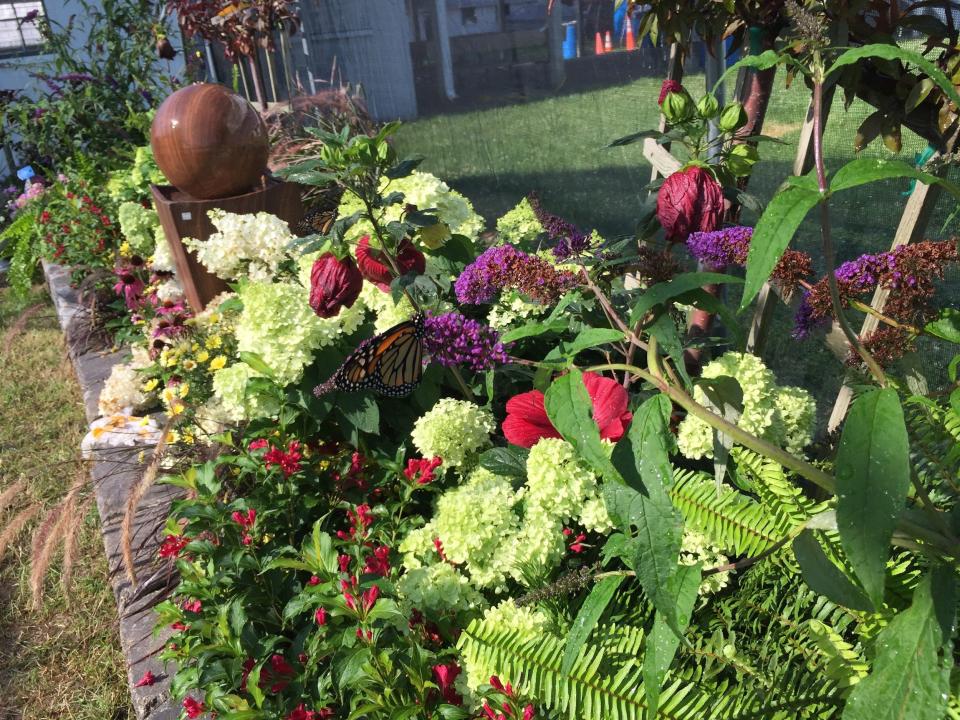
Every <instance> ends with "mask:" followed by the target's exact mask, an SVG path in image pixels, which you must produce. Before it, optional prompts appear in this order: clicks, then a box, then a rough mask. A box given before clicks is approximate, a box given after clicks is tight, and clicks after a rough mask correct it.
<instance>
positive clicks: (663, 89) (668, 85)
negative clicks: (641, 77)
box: [657, 79, 684, 105]
mask: <svg viewBox="0 0 960 720" xmlns="http://www.w3.org/2000/svg"><path fill="white" fill-rule="evenodd" d="M682 92H684V89H683V85H681V84H680V83H678V82H677V81H676V80H669V79H667V80H664V81H663V85H661V86H660V97H659V98H657V105H663V101H664V100H666V99H667V95H669V94H670V93H682Z"/></svg>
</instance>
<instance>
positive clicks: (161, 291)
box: [157, 278, 183, 302]
mask: <svg viewBox="0 0 960 720" xmlns="http://www.w3.org/2000/svg"><path fill="white" fill-rule="evenodd" d="M182 297H183V288H181V287H180V283H179V282H177V280H176V278H170V279H169V280H165V281H163V282H162V283H160V284H159V285H157V299H158V300H159V301H160V302H168V301H171V300H178V299H180V298H182Z"/></svg>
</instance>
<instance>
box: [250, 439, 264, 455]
mask: <svg viewBox="0 0 960 720" xmlns="http://www.w3.org/2000/svg"><path fill="white" fill-rule="evenodd" d="M269 446H270V443H268V442H267V441H266V440H265V439H264V438H259V439H258V440H251V441H250V444H249V445H247V450H249V451H250V452H253V451H254V450H262V449H263V448H265V447H269Z"/></svg>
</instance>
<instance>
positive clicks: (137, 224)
mask: <svg viewBox="0 0 960 720" xmlns="http://www.w3.org/2000/svg"><path fill="white" fill-rule="evenodd" d="M117 219H118V220H119V222H120V232H122V233H123V236H124V238H125V239H126V241H127V242H128V243H129V244H130V248H131V249H132V250H133V251H134V252H135V253H136V254H137V255H149V254H150V253H151V252H152V251H153V248H154V244H155V242H156V240H155V239H156V232H157V228H158V227H160V218H158V217H157V213H156V211H155V210H153V209H151V208H145V207H144V206H143V205H141V204H140V203H138V202H131V201H127V202H124V203H121V204H120V207H119V208H117Z"/></svg>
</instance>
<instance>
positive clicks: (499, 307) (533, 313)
mask: <svg viewBox="0 0 960 720" xmlns="http://www.w3.org/2000/svg"><path fill="white" fill-rule="evenodd" d="M549 312H550V306H549V305H543V304H541V303H536V302H531V301H530V300H527V299H525V298H523V297H522V296H521V295H520V293H518V292H517V291H516V290H510V291H508V292H505V293H502V294H501V296H500V299H499V300H498V301H497V302H496V303H494V305H493V306H492V307H491V308H490V313H489V315H487V323H488V324H489V325H490V327H492V328H494V329H496V330H499V331H501V332H503V331H505V330H510V329H512V328H514V327H517V326H519V325H523V324H524V323H525V322H526V321H527V320H532V319H535V318H541V317H543V316H545V315H547V314H548V313H549Z"/></svg>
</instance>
